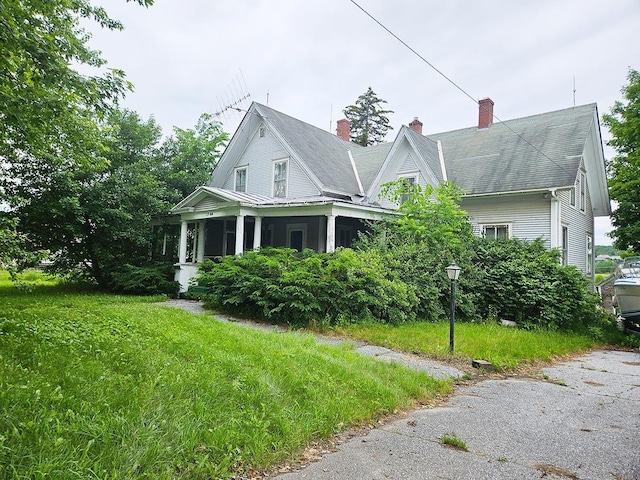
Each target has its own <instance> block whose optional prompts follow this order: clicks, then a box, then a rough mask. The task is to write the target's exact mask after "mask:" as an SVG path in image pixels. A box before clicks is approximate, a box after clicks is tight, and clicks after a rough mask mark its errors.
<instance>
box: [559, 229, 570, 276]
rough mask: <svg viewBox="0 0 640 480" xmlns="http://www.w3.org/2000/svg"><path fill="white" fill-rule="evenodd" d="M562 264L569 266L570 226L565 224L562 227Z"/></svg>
mask: <svg viewBox="0 0 640 480" xmlns="http://www.w3.org/2000/svg"><path fill="white" fill-rule="evenodd" d="M560 242H561V244H560V253H561V256H560V263H561V264H562V265H564V266H567V265H569V226H568V225H565V224H563V225H562V226H561V227H560Z"/></svg>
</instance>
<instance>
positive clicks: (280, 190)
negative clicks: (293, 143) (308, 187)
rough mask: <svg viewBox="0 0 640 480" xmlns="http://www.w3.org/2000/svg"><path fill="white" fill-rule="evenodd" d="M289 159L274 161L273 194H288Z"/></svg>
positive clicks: (276, 195) (284, 195) (279, 195)
mask: <svg viewBox="0 0 640 480" xmlns="http://www.w3.org/2000/svg"><path fill="white" fill-rule="evenodd" d="M287 164H288V161H287V160H278V161H276V162H274V163H273V196H274V197H286V196H287Z"/></svg>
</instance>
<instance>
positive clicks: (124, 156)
mask: <svg viewBox="0 0 640 480" xmlns="http://www.w3.org/2000/svg"><path fill="white" fill-rule="evenodd" d="M100 132H101V134H100V138H101V142H100V148H101V149H102V151H101V152H99V154H100V156H101V157H102V158H103V159H104V161H102V162H94V163H90V164H74V163H70V164H68V165H58V166H57V168H55V169H51V170H50V171H49V174H48V176H47V179H46V181H44V182H42V181H40V179H38V178H33V179H32V178H28V179H26V180H25V181H23V182H21V183H20V188H22V189H28V190H29V191H30V192H29V199H28V200H27V201H25V202H24V204H23V205H20V206H19V207H18V208H17V209H16V210H15V213H16V215H17V216H18V217H19V218H20V220H21V222H20V227H21V229H22V231H24V232H26V233H27V234H28V235H29V238H30V239H31V241H32V242H33V246H34V247H36V248H38V249H46V250H48V251H50V252H51V254H52V255H53V259H54V265H53V269H54V271H56V272H57V273H64V274H70V273H71V274H74V275H76V276H84V277H90V278H93V279H94V280H95V281H96V282H97V283H98V284H99V285H100V286H102V287H108V286H109V284H110V281H111V280H112V275H113V273H114V271H116V270H117V269H118V268H119V267H120V266H122V265H124V264H127V263H129V264H141V263H143V262H144V261H145V259H146V257H147V254H148V251H149V245H150V222H151V217H152V216H153V215H157V214H161V213H165V212H166V210H167V206H166V205H167V203H166V196H167V193H166V189H165V186H164V183H163V181H162V179H160V178H158V176H157V175H155V173H154V170H155V168H154V158H155V157H154V153H155V149H156V146H157V144H158V142H159V140H160V138H161V129H160V127H159V126H158V125H157V124H156V123H155V121H154V120H153V119H149V120H148V121H142V120H141V119H140V118H139V116H138V115H137V114H136V113H134V112H128V111H124V112H119V111H114V112H112V113H111V114H110V115H109V117H108V118H107V119H106V121H105V122H104V124H103V126H102V128H101V130H100ZM25 193H27V192H25Z"/></svg>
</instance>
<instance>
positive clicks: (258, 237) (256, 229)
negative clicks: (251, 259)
mask: <svg viewBox="0 0 640 480" xmlns="http://www.w3.org/2000/svg"><path fill="white" fill-rule="evenodd" d="M255 220H256V223H255V224H254V226H253V249H254V250H256V251H257V250H260V243H261V242H262V217H255Z"/></svg>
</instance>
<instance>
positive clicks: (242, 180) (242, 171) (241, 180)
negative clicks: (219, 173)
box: [234, 167, 247, 192]
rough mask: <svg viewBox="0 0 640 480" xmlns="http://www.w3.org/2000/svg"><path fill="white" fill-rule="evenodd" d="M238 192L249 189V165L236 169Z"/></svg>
mask: <svg viewBox="0 0 640 480" xmlns="http://www.w3.org/2000/svg"><path fill="white" fill-rule="evenodd" d="M234 190H235V191H236V192H246V191H247V167H243V168H237V169H236V179H235V188H234Z"/></svg>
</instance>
